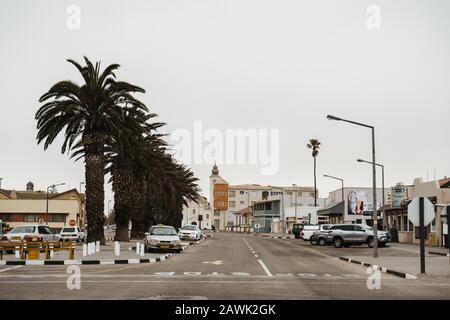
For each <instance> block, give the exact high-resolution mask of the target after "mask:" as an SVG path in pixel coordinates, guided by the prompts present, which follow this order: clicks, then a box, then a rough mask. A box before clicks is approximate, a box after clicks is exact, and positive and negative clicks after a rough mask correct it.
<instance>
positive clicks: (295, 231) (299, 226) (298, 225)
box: [292, 223, 304, 239]
mask: <svg viewBox="0 0 450 320" xmlns="http://www.w3.org/2000/svg"><path fill="white" fill-rule="evenodd" d="M303 227H304V224H303V223H294V225H293V226H292V234H293V235H294V236H295V239H300V232H302V230H303Z"/></svg>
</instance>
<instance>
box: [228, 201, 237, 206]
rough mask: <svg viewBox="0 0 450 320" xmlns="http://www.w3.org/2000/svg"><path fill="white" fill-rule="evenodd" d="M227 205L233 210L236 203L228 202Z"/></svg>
mask: <svg viewBox="0 0 450 320" xmlns="http://www.w3.org/2000/svg"><path fill="white" fill-rule="evenodd" d="M228 205H229V207H230V208H234V207H235V206H236V201H230V202H228Z"/></svg>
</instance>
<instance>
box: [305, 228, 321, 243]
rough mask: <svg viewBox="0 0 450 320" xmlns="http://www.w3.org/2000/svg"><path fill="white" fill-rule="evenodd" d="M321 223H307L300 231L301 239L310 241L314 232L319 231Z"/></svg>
mask: <svg viewBox="0 0 450 320" xmlns="http://www.w3.org/2000/svg"><path fill="white" fill-rule="evenodd" d="M319 230H320V226H319V225H309V226H308V225H306V226H304V227H303V230H302V231H301V232H300V239H303V240H305V241H309V239H310V238H311V236H312V235H313V233H314V232H316V231H319Z"/></svg>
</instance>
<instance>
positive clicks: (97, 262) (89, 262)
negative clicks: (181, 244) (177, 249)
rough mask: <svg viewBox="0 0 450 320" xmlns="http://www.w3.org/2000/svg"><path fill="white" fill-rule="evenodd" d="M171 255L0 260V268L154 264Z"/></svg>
mask: <svg viewBox="0 0 450 320" xmlns="http://www.w3.org/2000/svg"><path fill="white" fill-rule="evenodd" d="M171 256H172V254H171V253H167V254H164V255H162V256H160V257H157V258H151V259H118V260H15V261H5V260H0V266H48V265H53V266H56V265H59V266H61V265H105V264H108V265H110V264H138V263H156V262H161V261H165V260H167V259H168V258H169V257H171Z"/></svg>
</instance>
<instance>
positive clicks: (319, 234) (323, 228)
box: [309, 224, 333, 246]
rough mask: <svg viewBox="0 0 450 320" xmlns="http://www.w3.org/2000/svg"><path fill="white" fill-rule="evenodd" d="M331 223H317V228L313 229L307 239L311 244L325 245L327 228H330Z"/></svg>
mask: <svg viewBox="0 0 450 320" xmlns="http://www.w3.org/2000/svg"><path fill="white" fill-rule="evenodd" d="M332 226H333V225H332V224H321V225H319V230H317V231H314V233H313V234H312V235H311V237H310V238H309V241H310V242H311V244H312V245H314V246H315V245H317V244H318V245H320V246H325V245H327V243H328V241H327V237H326V235H327V233H328V230H330V228H331V227H332Z"/></svg>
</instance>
